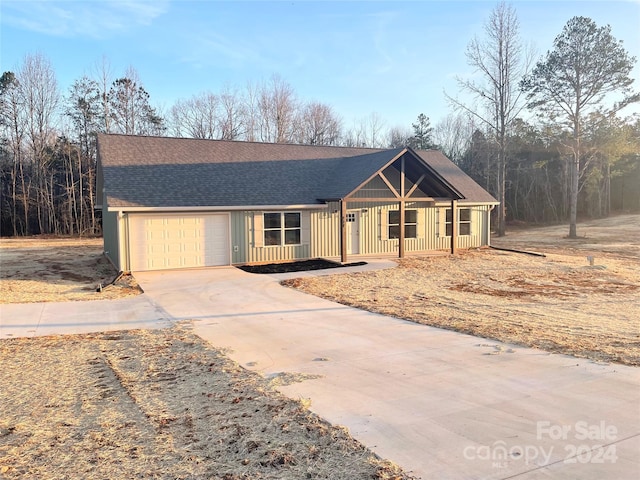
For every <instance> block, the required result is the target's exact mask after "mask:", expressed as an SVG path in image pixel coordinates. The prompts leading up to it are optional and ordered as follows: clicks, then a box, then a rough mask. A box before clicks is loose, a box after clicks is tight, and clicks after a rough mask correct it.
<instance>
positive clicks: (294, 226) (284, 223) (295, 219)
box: [264, 212, 300, 246]
mask: <svg viewBox="0 0 640 480" xmlns="http://www.w3.org/2000/svg"><path fill="white" fill-rule="evenodd" d="M264 244H265V246H279V245H300V213H288V212H274V213H265V214H264Z"/></svg>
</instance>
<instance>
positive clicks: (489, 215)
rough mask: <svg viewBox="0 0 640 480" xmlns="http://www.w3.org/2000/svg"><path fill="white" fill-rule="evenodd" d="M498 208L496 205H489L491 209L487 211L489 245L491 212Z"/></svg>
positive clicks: (488, 243) (488, 239)
mask: <svg viewBox="0 0 640 480" xmlns="http://www.w3.org/2000/svg"><path fill="white" fill-rule="evenodd" d="M494 208H496V206H495V205H489V210H488V211H487V247H490V246H491V212H493V209H494Z"/></svg>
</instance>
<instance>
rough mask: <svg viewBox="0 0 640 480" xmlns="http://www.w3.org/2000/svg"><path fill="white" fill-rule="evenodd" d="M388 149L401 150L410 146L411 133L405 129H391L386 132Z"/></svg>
mask: <svg viewBox="0 0 640 480" xmlns="http://www.w3.org/2000/svg"><path fill="white" fill-rule="evenodd" d="M387 137H388V139H387V145H388V146H389V148H402V147H407V146H409V145H411V139H412V138H413V132H412V131H411V130H410V129H408V128H406V127H391V128H390V129H389V131H388V132H387Z"/></svg>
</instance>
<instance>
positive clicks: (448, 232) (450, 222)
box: [444, 207, 472, 237]
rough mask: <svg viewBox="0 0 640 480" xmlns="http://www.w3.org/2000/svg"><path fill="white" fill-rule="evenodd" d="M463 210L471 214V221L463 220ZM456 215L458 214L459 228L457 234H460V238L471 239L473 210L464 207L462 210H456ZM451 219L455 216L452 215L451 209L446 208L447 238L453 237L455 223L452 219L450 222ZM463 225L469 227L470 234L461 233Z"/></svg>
mask: <svg viewBox="0 0 640 480" xmlns="http://www.w3.org/2000/svg"><path fill="white" fill-rule="evenodd" d="M462 210H466V211H468V212H469V220H461V219H460V217H461V212H462ZM456 213H457V216H458V218H457V221H458V222H457V223H458V228H457V232H458V236H459V237H469V236H471V219H472V215H471V208H469V207H462V208H457V209H456ZM450 217H453V215H451V207H449V208H446V209H445V213H444V235H445V237H450V236H451V230H452V223H453V218H451V220H449V218H450ZM462 225H469V233H461V232H462Z"/></svg>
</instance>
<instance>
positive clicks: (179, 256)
mask: <svg viewBox="0 0 640 480" xmlns="http://www.w3.org/2000/svg"><path fill="white" fill-rule="evenodd" d="M129 228H130V235H129V245H130V248H129V251H130V253H131V269H132V270H138V271H140V270H159V269H168V268H190V267H206V266H216V265H228V264H229V263H230V261H229V219H228V216H227V215H226V214H209V215H188V216H177V215H170V216H158V215H131V216H130V217H129Z"/></svg>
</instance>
